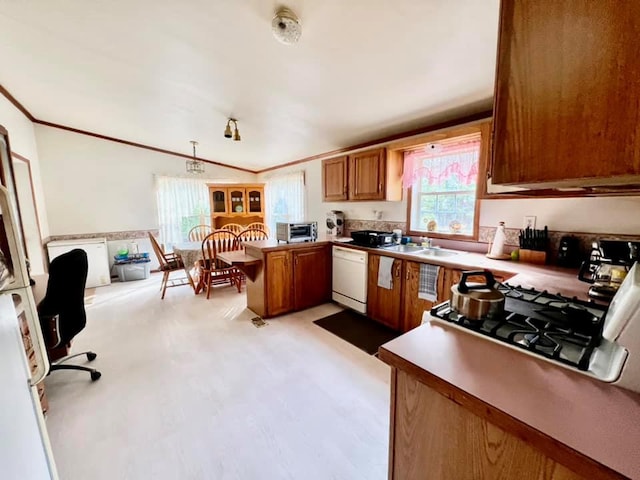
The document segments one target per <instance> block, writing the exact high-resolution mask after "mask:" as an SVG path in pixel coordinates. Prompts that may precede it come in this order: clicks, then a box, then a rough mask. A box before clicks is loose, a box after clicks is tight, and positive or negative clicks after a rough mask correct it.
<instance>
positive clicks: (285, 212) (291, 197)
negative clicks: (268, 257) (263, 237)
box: [265, 171, 307, 236]
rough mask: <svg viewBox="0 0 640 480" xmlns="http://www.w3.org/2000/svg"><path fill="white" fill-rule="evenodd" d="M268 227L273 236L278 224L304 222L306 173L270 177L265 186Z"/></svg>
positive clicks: (305, 212)
mask: <svg viewBox="0 0 640 480" xmlns="http://www.w3.org/2000/svg"><path fill="white" fill-rule="evenodd" d="M265 197H266V200H267V204H266V205H267V211H266V214H267V225H268V226H269V229H270V230H271V232H273V236H275V232H276V222H288V223H292V222H303V221H305V217H306V215H307V208H306V194H305V187H304V171H300V172H293V173H286V174H283V175H276V176H273V177H270V178H268V179H267V181H266V185H265Z"/></svg>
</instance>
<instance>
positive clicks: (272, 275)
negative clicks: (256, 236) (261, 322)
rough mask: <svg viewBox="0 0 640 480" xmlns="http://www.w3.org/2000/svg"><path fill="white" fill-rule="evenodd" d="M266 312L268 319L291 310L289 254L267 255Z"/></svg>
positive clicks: (272, 253)
mask: <svg viewBox="0 0 640 480" xmlns="http://www.w3.org/2000/svg"><path fill="white" fill-rule="evenodd" d="M266 257H267V265H266V272H265V276H266V277H265V278H266V283H267V284H266V290H267V312H268V314H269V316H270V317H272V316H274V315H280V314H282V313H286V312H289V311H291V310H293V298H292V291H293V284H292V281H293V278H292V277H293V275H292V268H291V252H270V253H267V255H266Z"/></svg>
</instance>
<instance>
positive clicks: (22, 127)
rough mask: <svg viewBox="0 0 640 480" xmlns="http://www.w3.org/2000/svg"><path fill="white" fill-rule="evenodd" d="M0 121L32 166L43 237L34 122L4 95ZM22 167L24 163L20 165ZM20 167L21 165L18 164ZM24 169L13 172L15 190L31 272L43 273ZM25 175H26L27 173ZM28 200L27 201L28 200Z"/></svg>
mask: <svg viewBox="0 0 640 480" xmlns="http://www.w3.org/2000/svg"><path fill="white" fill-rule="evenodd" d="M0 124H1V125H2V126H4V127H5V128H6V129H7V130H8V131H9V143H10V144H11V150H12V152H14V153H18V154H20V155H22V156H23V157H26V158H27V159H29V164H30V167H31V177H32V180H33V188H34V194H35V199H36V204H35V207H36V208H37V209H38V218H39V220H40V222H39V224H40V225H39V227H40V234H41V235H42V238H45V237H47V236H48V235H49V223H48V220H47V209H46V204H45V198H44V192H43V189H42V180H41V173H40V162H39V155H38V149H37V144H36V137H35V130H34V126H33V123H31V120H29V119H28V118H27V117H25V116H24V114H23V113H22V112H21V111H20V110H18V109H17V108H16V107H15V106H14V105H13V104H12V103H11V102H9V100H7V99H6V98H5V97H4V96H0ZM22 166H23V167H24V166H25V165H22ZM18 168H21V167H18ZM24 174H25V172H23V171H20V172H16V175H22V177H20V178H16V180H17V181H19V185H17V186H16V187H17V188H21V189H22V190H23V191H19V192H18V196H19V199H20V202H21V205H22V204H24V206H23V207H22V208H21V209H22V210H24V212H23V213H24V215H23V223H24V230H25V234H26V236H27V255H28V256H29V258H30V260H31V271H32V273H33V274H34V275H38V274H42V273H44V265H43V263H42V248H41V242H40V240H41V239H40V238H38V236H37V234H35V232H37V230H38V229H37V225H35V224H34V223H35V221H36V220H35V215H34V214H33V215H32V214H28V213H33V206H32V205H33V200H32V197H31V192H30V191H29V192H25V191H24V189H25V188H26V183H25V181H22V180H24V178H26V177H24ZM27 176H28V175H27ZM27 202H29V203H30V205H28V204H27Z"/></svg>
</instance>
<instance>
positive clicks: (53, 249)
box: [47, 238, 111, 288]
mask: <svg viewBox="0 0 640 480" xmlns="http://www.w3.org/2000/svg"><path fill="white" fill-rule="evenodd" d="M75 248H79V249H81V250H84V251H85V252H87V261H88V262H89V271H88V272H87V284H86V288H92V287H101V286H103V285H109V284H110V283H111V275H110V270H109V254H108V253H107V239H106V238H84V239H81V240H55V241H53V242H49V243H47V250H48V251H49V261H51V260H53V259H54V258H56V257H58V256H60V255H62V254H63V253H67V252H70V251H71V250H73V249H75Z"/></svg>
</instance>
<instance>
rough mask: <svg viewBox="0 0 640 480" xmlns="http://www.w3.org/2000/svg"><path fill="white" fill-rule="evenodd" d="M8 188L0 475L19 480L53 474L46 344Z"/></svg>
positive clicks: (0, 205)
mask: <svg viewBox="0 0 640 480" xmlns="http://www.w3.org/2000/svg"><path fill="white" fill-rule="evenodd" d="M9 202H10V200H9V192H8V191H7V189H6V188H4V187H0V210H1V212H2V225H3V226H4V236H5V237H6V244H5V245H7V246H8V249H7V246H5V249H7V250H8V251H4V252H2V253H3V254H4V257H5V258H4V261H3V262H1V263H0V268H2V270H5V268H8V269H10V270H12V273H11V275H10V276H9V277H8V278H4V276H3V280H2V286H1V287H0V385H1V386H2V387H1V388H2V395H0V432H1V434H0V477H2V478H7V479H9V478H19V479H21V480H46V479H53V480H56V479H57V478H58V475H57V473H56V468H55V463H54V460H53V454H52V452H51V446H50V445H49V437H48V435H47V428H46V425H45V423H44V417H43V415H42V411H41V409H40V400H39V397H38V391H37V387H36V385H37V384H38V383H40V382H41V381H42V380H43V379H44V377H46V375H47V373H48V372H49V362H48V359H47V354H46V347H45V345H44V340H43V338H42V332H41V331H40V322H39V320H38V314H37V309H36V306H35V302H34V299H33V294H32V292H31V287H30V286H29V277H28V274H27V268H26V259H25V254H24V251H23V249H22V242H21V241H20V237H19V234H18V232H17V231H16V230H17V228H16V227H15V225H16V224H15V221H14V218H13V215H14V214H13V212H12V210H11V208H10V207H9V204H10V203H9ZM20 320H23V321H24V322H25V323H26V325H27V328H28V329H29V333H30V337H31V340H32V342H33V351H34V354H35V355H36V360H37V364H38V368H37V369H36V371H34V372H31V371H30V368H29V363H28V359H27V357H26V354H25V346H24V343H23V338H22V331H21V326H20V323H21V322H20Z"/></svg>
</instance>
